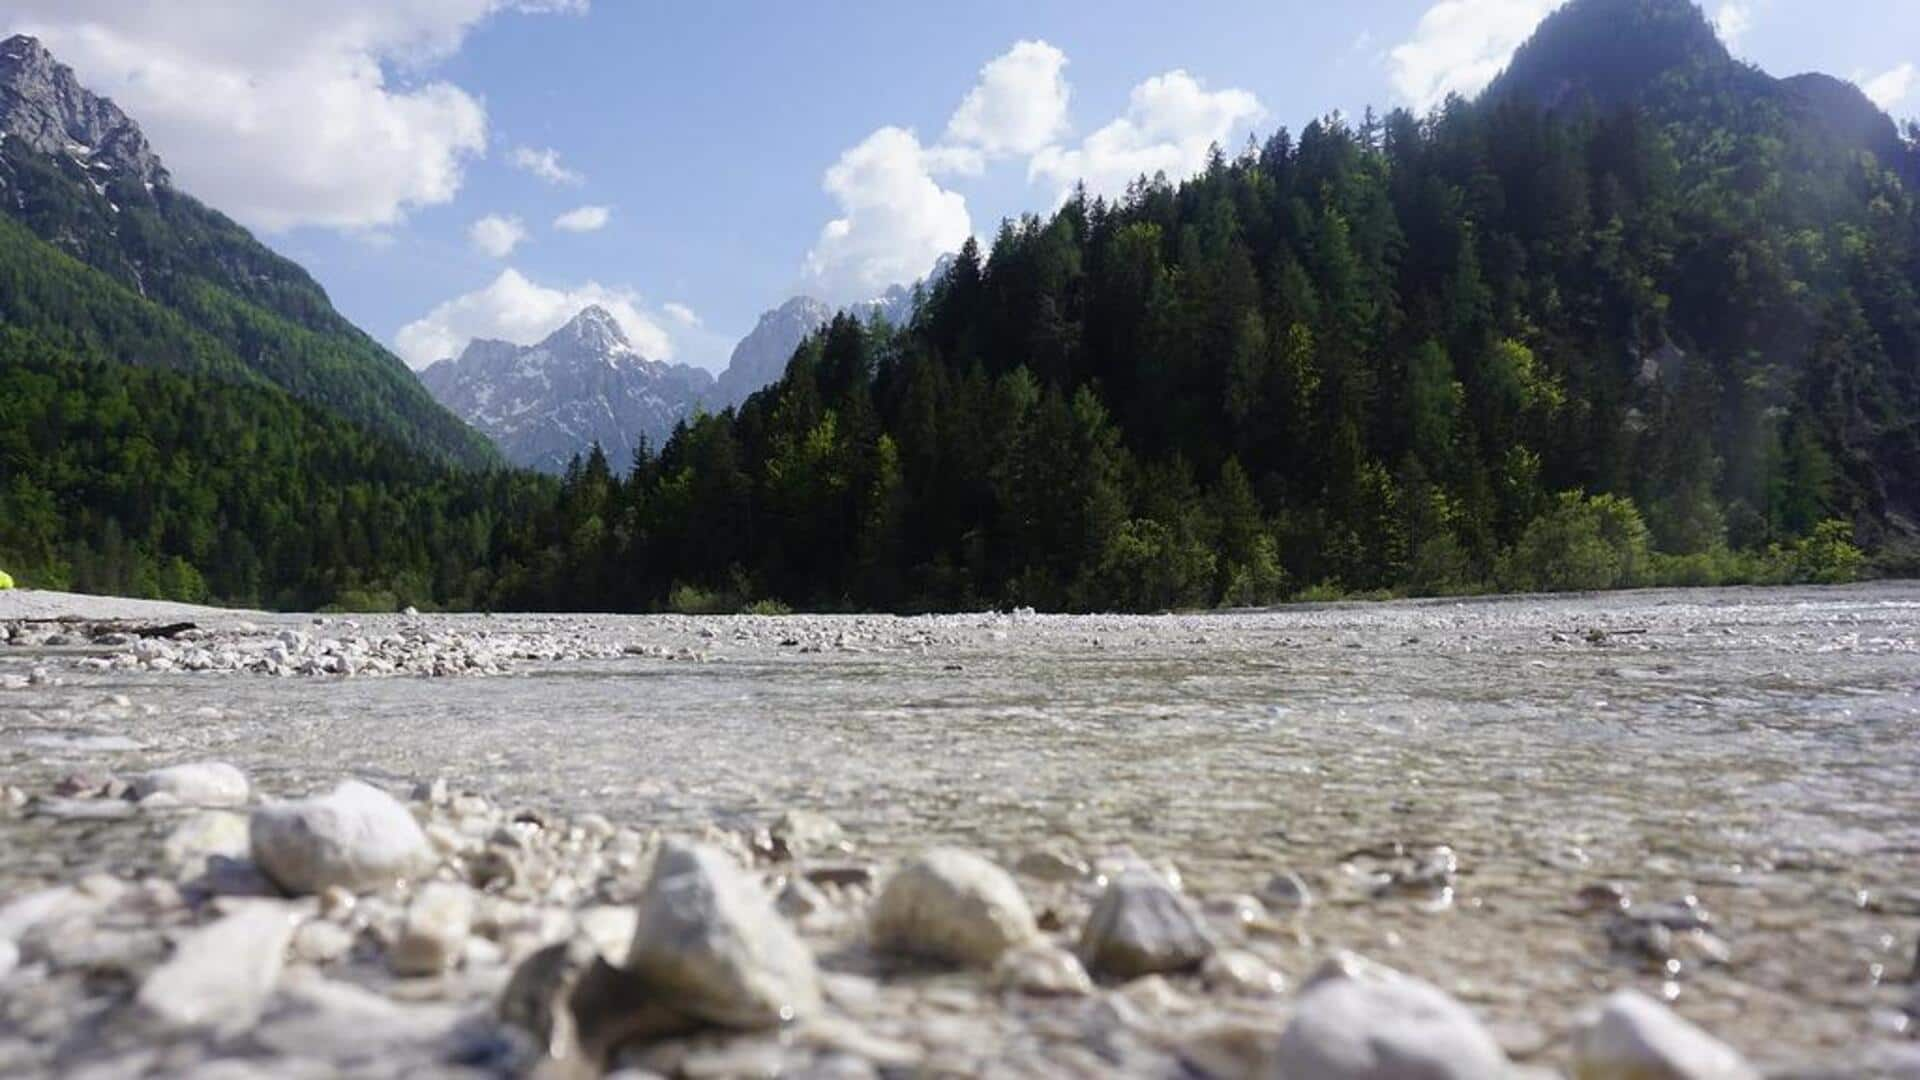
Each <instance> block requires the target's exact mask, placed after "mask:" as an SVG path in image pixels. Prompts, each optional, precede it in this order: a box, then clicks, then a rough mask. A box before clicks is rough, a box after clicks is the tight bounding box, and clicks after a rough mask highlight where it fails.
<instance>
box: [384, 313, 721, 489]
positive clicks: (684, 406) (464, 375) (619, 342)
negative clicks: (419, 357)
mask: <svg viewBox="0 0 1920 1080" xmlns="http://www.w3.org/2000/svg"><path fill="white" fill-rule="evenodd" d="M420 381H421V383H422V384H424V385H425V386H426V388H427V391H428V392H429V393H431V394H432V395H433V396H434V398H435V399H436V400H438V401H439V402H440V403H441V404H442V405H445V406H446V407H447V408H448V409H450V410H452V411H453V412H454V413H455V414H457V415H459V416H460V418H461V419H463V420H465V421H467V422H468V423H470V424H472V425H473V426H474V427H476V428H479V429H480V430H481V431H482V432H484V433H485V434H486V435H487V437H488V438H490V439H492V440H493V441H494V442H495V443H496V444H497V445H498V446H499V447H500V451H501V453H502V454H504V455H505V456H506V458H507V460H509V461H511V462H513V463H514V464H516V465H525V466H528V467H531V468H535V469H542V470H545V471H547V472H550V473H559V472H563V471H565V469H566V467H567V462H568V461H569V460H571V459H572V458H573V456H574V455H575V454H580V453H584V452H585V451H586V450H587V448H588V446H589V445H591V444H592V443H594V442H598V443H599V444H600V447H601V449H602V450H604V451H605V452H606V455H607V460H609V461H611V462H613V463H614V466H615V468H625V467H626V465H627V463H628V462H631V461H632V460H633V453H634V450H635V448H636V445H637V442H638V440H639V439H640V438H641V437H643V436H644V437H645V438H646V439H647V441H648V442H649V443H650V444H652V445H653V446H655V447H659V446H661V445H663V444H665V443H666V441H667V437H668V436H669V435H671V434H672V433H673V427H674V425H675V424H677V423H678V422H679V421H680V420H681V419H682V418H684V417H686V416H688V415H689V414H691V413H692V412H694V411H695V410H696V409H699V408H702V407H704V406H705V405H706V404H707V403H708V402H709V401H710V400H711V397H712V394H713V385H714V382H713V376H712V375H709V374H708V373H707V372H705V371H703V370H701V369H700V368H696V367H689V366H688V365H686V364H668V363H663V362H661V361H659V360H653V359H649V358H648V357H645V356H642V355H641V354H640V353H639V352H637V351H636V350H635V349H634V348H633V346H632V345H631V344H630V343H629V342H628V341H627V338H626V335H625V334H624V333H623V332H622V331H621V329H620V325H619V323H618V322H616V321H615V320H614V318H613V316H612V315H611V314H609V313H608V312H607V311H606V309H604V308H601V307H599V306H597V305H596V306H589V307H587V308H584V309H582V310H581V312H580V313H579V314H578V315H576V316H574V318H573V320H572V321H571V322H569V323H567V324H566V325H565V326H562V327H561V328H560V329H558V330H555V331H554V332H553V333H552V334H550V335H548V337H547V338H546V339H545V340H543V341H541V342H539V343H538V344H535V345H528V346H524V347H523V346H519V345H515V344H513V343H511V342H506V341H493V340H487V339H475V340H474V341H472V342H470V343H468V345H467V347H466V348H465V349H464V350H463V351H462V352H461V354H460V356H459V358H458V359H454V358H448V359H445V360H441V361H440V362H438V363H436V364H434V365H433V366H432V367H429V368H427V369H426V370H425V371H423V372H421V373H420Z"/></svg>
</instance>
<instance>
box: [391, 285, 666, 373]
mask: <svg viewBox="0 0 1920 1080" xmlns="http://www.w3.org/2000/svg"><path fill="white" fill-rule="evenodd" d="M588 304H598V305H600V306H601V307H603V308H606V309H607V311H608V312H610V313H612V315H613V317H614V319H615V320H616V321H618V322H619V323H620V329H621V330H623V331H624V332H625V333H626V335H627V340H628V341H630V342H632V343H633V347H634V348H635V349H638V350H639V351H640V353H641V354H642V355H644V356H647V357H649V358H651V359H654V360H668V359H671V358H672V357H673V338H672V337H671V336H670V335H669V334H668V333H667V331H666V329H665V328H664V327H662V326H661V325H660V322H659V321H658V320H657V319H655V318H654V317H653V316H652V315H651V314H649V313H648V312H647V310H646V309H645V307H643V306H642V304H641V302H640V297H639V295H638V294H636V293H635V292H634V291H633V290H631V289H627V288H619V287H609V286H604V285H601V284H600V283H598V282H593V281H589V282H587V283H586V284H585V285H580V286H577V287H573V288H562V287H553V286H547V285H542V284H540V283H538V282H535V281H533V280H531V279H529V278H528V277H526V276H525V275H523V274H522V273H520V271H518V270H514V269H512V268H509V269H506V270H503V271H501V272H500V276H499V277H496V278H494V279H493V281H492V282H490V283H488V284H487V285H486V286H484V287H482V288H480V289H477V290H475V291H473V292H470V293H467V294H466V295H465V296H457V297H454V298H453V299H452V300H448V301H447V302H445V303H443V304H441V305H439V306H438V307H435V308H434V309H433V310H432V311H429V312H427V313H426V314H425V315H423V316H421V317H420V318H418V319H416V320H414V321H413V322H410V323H408V324H407V325H405V326H403V327H401V328H400V332H399V333H398V334H397V335H395V336H394V340H393V345H394V351H395V352H397V353H399V354H400V356H401V358H402V359H404V360H406V362H407V363H408V364H409V365H411V366H412V367H414V368H423V367H426V366H427V365H429V364H431V363H434V362H435V361H437V360H443V359H446V358H447V357H450V356H456V355H458V354H459V352H460V350H462V349H464V348H466V347H467V343H468V342H469V341H472V340H473V339H474V338H496V339H499V340H501V341H511V342H513V343H514V344H516V345H531V344H533V343H535V342H537V341H539V340H541V339H542V338H545V337H546V336H547V335H548V334H551V333H553V332H554V331H555V330H558V329H559V328H560V327H561V326H563V325H565V324H566V322H567V320H569V319H571V318H573V317H574V316H575V315H577V314H579V313H580V309H581V308H584V307H586V306H587V305H588Z"/></svg>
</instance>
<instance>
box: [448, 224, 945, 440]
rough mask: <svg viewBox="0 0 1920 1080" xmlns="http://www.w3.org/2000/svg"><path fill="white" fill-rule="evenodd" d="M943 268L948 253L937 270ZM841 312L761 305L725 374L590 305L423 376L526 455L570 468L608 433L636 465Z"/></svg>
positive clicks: (894, 296)
mask: <svg viewBox="0 0 1920 1080" xmlns="http://www.w3.org/2000/svg"><path fill="white" fill-rule="evenodd" d="M942 268H944V262H943V263H942V264H940V266H938V267H936V273H937V272H939V270H940V269H942ZM913 301H914V290H912V289H909V288H907V287H906V286H904V285H895V286H894V287H892V288H890V289H888V290H887V291H886V292H885V293H883V294H882V295H880V296H878V297H876V298H874V299H872V300H865V301H861V302H859V303H856V304H851V305H848V308H847V310H849V311H852V312H854V313H856V314H858V315H860V316H861V317H862V318H865V319H874V318H882V319H885V320H887V321H888V322H889V323H892V324H895V325H898V324H901V323H904V322H905V321H907V320H908V319H910V318H912V316H913ZM834 311H835V309H834V308H833V307H831V306H829V305H828V304H826V303H825V302H823V301H820V300H816V299H814V298H813V297H810V296H796V297H794V298H793V299H791V300H788V301H787V302H786V303H784V304H781V305H780V306H779V307H777V308H774V309H773V310H772V311H769V312H767V313H765V314H763V315H761V316H760V321H759V322H758V323H757V324H756V325H755V326H754V328H753V330H752V331H751V332H750V333H748V334H747V336H746V337H744V338H742V339H741V340H740V343H739V344H738V345H736V346H734V350H733V355H732V357H731V359H730V360H729V362H728V364H727V368H726V370H725V371H723V372H722V373H721V374H720V376H719V378H718V379H715V378H714V376H712V375H711V374H709V373H707V372H706V371H704V370H701V369H700V368H696V367H690V366H688V365H686V364H666V363H662V362H660V361H658V360H652V359H648V358H647V357H645V356H642V355H641V354H640V353H638V352H637V351H635V350H634V348H633V345H632V344H631V343H630V342H629V341H628V340H627V337H626V335H625V334H624V333H622V332H621V330H620V327H619V324H618V323H617V322H615V320H614V318H613V316H612V315H611V314H609V313H608V312H607V311H605V310H604V309H602V308H599V307H588V308H586V309H584V310H582V311H581V312H580V314H578V315H577V316H575V317H574V319H573V320H572V321H571V322H569V323H567V325H566V326H563V327H561V328H560V329H559V330H557V331H555V332H554V333H553V335H552V336H550V337H548V338H547V339H546V340H544V341H541V342H539V343H538V344H535V345H528V346H520V345H515V344H513V343H511V342H506V341H494V340H489V339H485V338H477V339H475V340H473V341H472V342H470V343H469V344H468V345H467V347H466V349H465V350H464V351H462V352H461V354H460V355H459V356H458V357H452V358H448V359H446V360H442V361H440V362H439V363H436V364H434V365H433V366H431V367H429V368H427V369H426V370H425V371H423V372H421V374H420V379H421V381H422V382H423V383H424V384H425V385H426V388H427V390H428V391H429V392H431V393H432V394H433V396H434V397H435V398H436V399H437V400H439V402H440V403H441V404H442V405H445V406H446V407H447V408H449V409H451V410H453V412H454V413H455V414H456V415H458V416H459V417H460V418H461V419H463V420H465V421H466V422H467V423H469V424H471V425H473V426H474V427H475V428H477V429H478V430H480V431H481V432H482V433H484V434H485V435H486V436H487V437H488V438H490V439H492V440H493V442H494V445H496V446H498V447H499V448H500V452H501V453H502V454H504V455H505V456H506V458H507V460H508V461H509V462H512V463H513V464H515V465H523V466H526V467H528V468H533V469H539V470H541V471H543V472H551V473H560V472H563V471H565V469H566V467H567V464H568V462H570V461H571V460H572V459H573V457H574V455H576V454H584V453H585V452H587V450H588V449H589V448H591V447H592V446H593V445H594V444H596V443H597V444H599V446H600V448H601V450H603V451H605V453H606V455H607V458H608V460H609V461H610V462H611V463H612V464H613V467H614V468H616V469H624V468H626V467H627V465H628V464H629V463H630V462H632V460H633V453H634V450H635V449H636V448H637V447H638V446H639V444H640V440H642V439H644V440H646V442H647V445H649V446H651V447H652V448H653V449H654V450H655V451H658V450H659V449H660V447H661V446H662V445H664V444H665V443H666V441H667V439H668V437H669V436H671V435H672V433H673V429H674V426H675V425H676V424H678V423H679V422H680V421H681V420H683V419H685V418H687V417H689V416H691V415H693V414H694V413H696V412H699V411H702V410H706V411H717V410H720V409H725V408H731V407H734V406H737V405H739V404H741V403H742V402H744V401H746V399H747V398H748V397H750V396H752V395H753V393H754V392H755V391H757V390H760V389H761V388H762V387H765V386H767V385H768V384H770V383H773V382H775V381H777V380H778V379H779V378H780V376H781V375H783V374H784V373H785V372H786V370H787V362H788V361H789V360H791V359H792V358H793V353H794V350H796V349H798V348H799V347H800V345H801V343H802V342H804V341H806V340H807V338H808V337H810V336H812V335H813V334H814V333H815V332H816V331H818V330H819V329H820V328H821V327H823V326H825V325H826V324H827V323H828V322H829V321H831V320H832V318H833V315H834Z"/></svg>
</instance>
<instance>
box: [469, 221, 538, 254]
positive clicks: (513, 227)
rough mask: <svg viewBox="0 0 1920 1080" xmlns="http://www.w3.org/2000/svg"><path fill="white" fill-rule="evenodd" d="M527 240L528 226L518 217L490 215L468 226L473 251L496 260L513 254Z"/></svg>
mask: <svg viewBox="0 0 1920 1080" xmlns="http://www.w3.org/2000/svg"><path fill="white" fill-rule="evenodd" d="M526 238H527V226H526V225H525V223H523V222H522V221H521V220H520V219H519V218H517V217H506V216H502V215H500V214H488V215H487V216H486V217H483V218H481V219H480V220H478V221H476V222H474V223H473V224H472V225H469V226H467V242H468V243H470V244H472V245H473V249H474V250H475V251H478V252H480V253H481V254H483V255H490V256H492V257H493V258H496V259H504V258H506V257H507V256H509V255H511V254H513V249H514V248H516V247H519V246H520V241H522V240H525V239H526Z"/></svg>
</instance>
